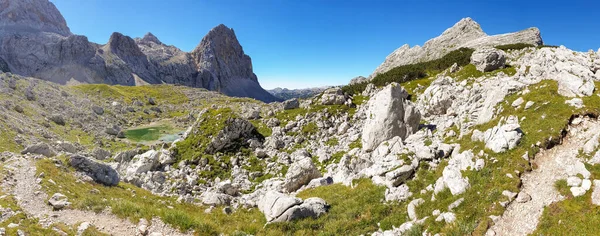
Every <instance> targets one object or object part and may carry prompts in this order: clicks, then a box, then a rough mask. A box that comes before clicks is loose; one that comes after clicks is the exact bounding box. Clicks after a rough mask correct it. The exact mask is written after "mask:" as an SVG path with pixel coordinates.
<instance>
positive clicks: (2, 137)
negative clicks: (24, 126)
mask: <svg viewBox="0 0 600 236" xmlns="http://www.w3.org/2000/svg"><path fill="white" fill-rule="evenodd" d="M16 135H17V133H16V132H15V131H14V130H12V129H10V128H8V127H7V126H6V124H4V123H3V122H2V121H0V152H5V151H6V152H19V151H21V150H22V149H23V146H21V145H19V144H18V143H17V142H15V137H16Z"/></svg>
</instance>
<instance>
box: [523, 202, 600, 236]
mask: <svg viewBox="0 0 600 236" xmlns="http://www.w3.org/2000/svg"><path fill="white" fill-rule="evenodd" d="M591 193H592V191H588V192H587V193H586V194H585V195H583V196H581V197H576V198H569V199H566V200H564V201H560V202H556V203H553V204H551V205H550V206H547V207H546V208H545V209H544V213H543V214H542V217H541V219H540V222H539V224H538V227H537V230H536V231H534V232H533V233H532V235H554V234H557V233H558V232H568V234H570V235H597V234H598V230H600V207H598V206H596V205H593V204H591V200H590V199H591Z"/></svg>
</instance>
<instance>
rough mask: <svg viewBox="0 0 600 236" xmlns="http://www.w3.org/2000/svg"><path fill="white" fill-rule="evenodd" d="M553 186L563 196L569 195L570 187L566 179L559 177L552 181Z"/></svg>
mask: <svg viewBox="0 0 600 236" xmlns="http://www.w3.org/2000/svg"><path fill="white" fill-rule="evenodd" d="M554 188H556V191H558V192H559V193H560V194H561V195H563V196H569V195H570V193H571V190H570V187H569V185H568V184H567V180H566V179H560V180H558V181H556V182H555V183H554Z"/></svg>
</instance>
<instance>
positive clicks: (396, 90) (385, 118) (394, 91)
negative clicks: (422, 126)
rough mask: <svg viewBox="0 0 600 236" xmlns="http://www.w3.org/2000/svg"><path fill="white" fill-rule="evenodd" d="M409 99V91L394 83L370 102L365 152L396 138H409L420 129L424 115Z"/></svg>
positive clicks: (364, 136) (364, 134) (365, 128)
mask: <svg viewBox="0 0 600 236" xmlns="http://www.w3.org/2000/svg"><path fill="white" fill-rule="evenodd" d="M407 97H408V93H407V92H406V90H404V89H403V88H402V87H400V85H399V84H397V83H392V84H390V85H388V86H386V87H385V88H383V90H381V91H379V92H378V93H377V94H375V95H374V96H373V97H372V98H371V99H370V100H369V102H368V107H369V110H368V111H367V119H366V121H365V125H364V126H363V132H362V146H363V149H364V150H367V151H370V150H373V149H374V148H375V147H377V146H378V145H379V144H380V143H381V142H383V141H386V140H389V139H391V138H393V137H395V136H399V137H400V138H402V139H406V137H408V135H410V134H412V133H414V132H416V131H417V130H418V128H419V122H420V121H421V113H419V111H418V110H417V108H416V107H415V106H414V105H413V103H412V102H410V101H408V100H407Z"/></svg>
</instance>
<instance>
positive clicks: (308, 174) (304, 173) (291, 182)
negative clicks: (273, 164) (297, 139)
mask: <svg viewBox="0 0 600 236" xmlns="http://www.w3.org/2000/svg"><path fill="white" fill-rule="evenodd" d="M319 177H321V172H320V171H319V170H318V169H317V167H315V165H314V164H313V162H312V160H311V158H308V157H305V158H303V159H301V160H299V161H296V162H294V163H292V165H290V167H289V169H288V172H287V174H286V175H285V183H284V188H285V190H287V191H288V192H294V191H296V190H298V189H299V188H301V187H302V186H303V185H305V184H308V183H310V181H311V180H313V179H316V178H319Z"/></svg>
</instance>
